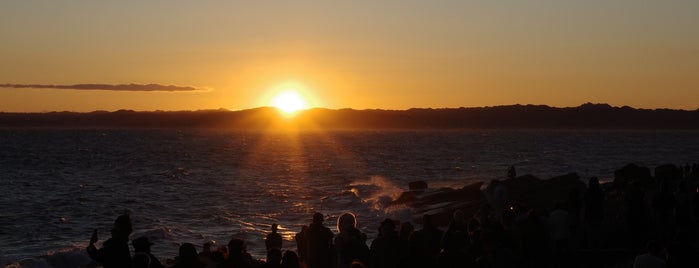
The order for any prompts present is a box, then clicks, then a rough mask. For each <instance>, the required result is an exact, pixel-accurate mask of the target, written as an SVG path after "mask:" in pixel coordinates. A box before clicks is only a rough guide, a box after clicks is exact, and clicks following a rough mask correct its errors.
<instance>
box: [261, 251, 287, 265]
mask: <svg viewBox="0 0 699 268" xmlns="http://www.w3.org/2000/svg"><path fill="white" fill-rule="evenodd" d="M281 265H282V251H281V250H280V249H278V248H271V249H269V250H268V251H267V261H266V262H265V264H263V265H262V268H280V267H281Z"/></svg>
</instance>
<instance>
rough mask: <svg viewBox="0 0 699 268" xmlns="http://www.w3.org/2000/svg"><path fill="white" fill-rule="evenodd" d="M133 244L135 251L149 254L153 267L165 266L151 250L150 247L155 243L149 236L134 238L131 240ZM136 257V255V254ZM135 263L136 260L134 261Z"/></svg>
mask: <svg viewBox="0 0 699 268" xmlns="http://www.w3.org/2000/svg"><path fill="white" fill-rule="evenodd" d="M131 245H132V246H133V251H134V253H136V254H138V253H143V254H146V255H148V259H149V261H150V267H151V268H163V267H165V266H164V265H163V264H162V263H161V262H160V261H159V260H158V258H156V257H155V256H154V255H153V254H152V253H151V250H150V247H151V246H152V245H153V243H152V242H150V241H149V240H148V238H147V237H145V236H142V237H139V238H136V239H134V240H133V241H131ZM134 258H135V256H134ZM134 264H135V262H134Z"/></svg>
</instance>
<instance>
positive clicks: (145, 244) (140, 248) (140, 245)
mask: <svg viewBox="0 0 699 268" xmlns="http://www.w3.org/2000/svg"><path fill="white" fill-rule="evenodd" d="M131 245H133V249H134V251H135V252H145V253H150V247H151V246H152V245H153V243H152V242H150V240H148V237H145V236H141V237H139V238H136V239H134V240H132V241H131Z"/></svg>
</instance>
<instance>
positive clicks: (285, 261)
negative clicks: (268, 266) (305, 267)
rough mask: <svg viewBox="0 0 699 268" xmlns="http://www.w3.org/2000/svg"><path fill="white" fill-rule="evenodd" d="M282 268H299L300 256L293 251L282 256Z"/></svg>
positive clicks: (288, 251)
mask: <svg viewBox="0 0 699 268" xmlns="http://www.w3.org/2000/svg"><path fill="white" fill-rule="evenodd" d="M282 266H283V267H289V268H296V267H299V266H300V264H299V256H298V255H296V252H293V251H291V250H287V251H285V252H284V256H282Z"/></svg>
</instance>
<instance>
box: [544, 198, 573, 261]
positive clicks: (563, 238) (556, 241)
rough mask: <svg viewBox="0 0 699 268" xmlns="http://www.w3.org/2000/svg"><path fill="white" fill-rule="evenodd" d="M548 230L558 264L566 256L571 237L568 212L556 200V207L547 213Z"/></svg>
mask: <svg viewBox="0 0 699 268" xmlns="http://www.w3.org/2000/svg"><path fill="white" fill-rule="evenodd" d="M549 232H550V235H551V242H552V246H553V248H552V249H553V253H554V257H556V260H557V262H558V263H559V265H560V264H561V263H562V261H563V260H565V259H566V257H567V254H568V250H569V247H570V238H571V231H570V214H569V213H568V211H566V210H565V209H563V205H562V204H561V203H560V202H556V208H555V209H554V210H553V211H551V214H549ZM560 267H563V266H560Z"/></svg>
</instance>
